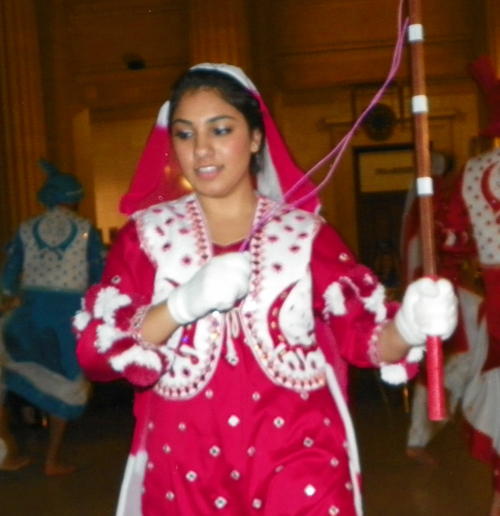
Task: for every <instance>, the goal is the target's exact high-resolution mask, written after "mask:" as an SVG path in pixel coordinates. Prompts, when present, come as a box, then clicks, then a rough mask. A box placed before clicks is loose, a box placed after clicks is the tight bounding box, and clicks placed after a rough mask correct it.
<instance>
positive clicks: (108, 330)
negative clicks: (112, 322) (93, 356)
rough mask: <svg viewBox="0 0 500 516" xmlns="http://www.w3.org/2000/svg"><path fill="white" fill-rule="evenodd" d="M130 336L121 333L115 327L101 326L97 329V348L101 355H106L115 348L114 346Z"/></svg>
mask: <svg viewBox="0 0 500 516" xmlns="http://www.w3.org/2000/svg"><path fill="white" fill-rule="evenodd" d="M128 336H130V335H129V334H128V333H125V332H123V331H120V330H119V329H118V328H116V327H115V326H109V325H107V324H101V325H100V326H98V327H97V339H96V343H95V345H96V348H97V349H98V350H99V352H100V353H106V351H108V350H110V349H111V348H112V347H113V344H114V343H115V342H116V341H117V340H119V339H122V338H123V337H128Z"/></svg>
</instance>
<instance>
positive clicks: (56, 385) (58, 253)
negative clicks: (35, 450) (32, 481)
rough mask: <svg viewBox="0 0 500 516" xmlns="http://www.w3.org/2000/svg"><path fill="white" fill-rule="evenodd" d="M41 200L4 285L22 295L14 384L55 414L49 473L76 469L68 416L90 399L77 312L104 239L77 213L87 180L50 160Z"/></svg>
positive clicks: (10, 366) (10, 374)
mask: <svg viewBox="0 0 500 516" xmlns="http://www.w3.org/2000/svg"><path fill="white" fill-rule="evenodd" d="M40 166H41V167H42V169H43V170H44V171H45V172H46V174H47V176H48V177H47V180H46V181H45V184H44V185H43V187H42V188H41V189H40V191H39V192H38V200H39V201H40V202H41V203H42V204H43V205H44V206H46V207H47V211H46V212H45V213H44V214H42V215H40V216H38V217H35V218H33V219H30V220H28V221H26V222H24V223H22V224H21V226H20V228H19V230H18V232H17V233H16V235H15V237H14V239H13V240H12V242H11V243H10V244H9V246H8V255H7V261H6V264H5V267H4V270H3V273H2V284H1V285H2V291H3V293H4V295H6V296H12V297H18V296H19V297H21V300H22V302H21V304H20V306H19V307H18V308H17V309H16V310H14V311H13V312H12V314H11V316H10V318H9V320H8V321H7V323H6V325H5V328H4V340H5V347H6V350H7V354H8V361H7V366H6V371H5V384H6V387H7V389H8V390H9V391H12V392H15V393H16V394H18V395H20V396H22V397H24V398H25V399H27V400H28V401H29V402H31V403H32V404H34V405H35V406H36V407H38V408H40V409H41V410H43V411H44V412H47V413H48V414H50V438H49V445H48V451H47V456H46V460H45V473H46V474H47V475H57V474H64V473H69V472H71V471H72V469H73V468H72V467H70V466H64V465H62V464H61V463H60V461H59V458H58V455H59V450H60V447H61V444H62V440H63V436H64V433H65V430H66V426H67V421H68V420H72V419H76V418H78V417H79V416H80V415H81V414H82V412H83V410H84V408H85V405H86V402H87V397H88V384H87V381H86V379H85V377H84V376H83V374H82V371H81V369H80V366H79V364H78V361H77V359H76V355H75V348H76V340H75V336H74V334H73V331H72V329H71V319H72V317H73V315H74V314H75V312H76V311H77V310H78V308H79V307H80V299H81V297H82V294H83V293H84V292H85V291H86V289H87V288H88V287H89V286H90V285H92V284H94V283H98V282H99V280H100V278H101V274H102V270H103V263H104V246H103V243H102V240H101V237H100V235H99V233H98V232H97V230H96V229H95V228H94V227H93V226H92V224H91V223H90V222H89V221H88V220H86V219H84V218H82V217H80V216H79V215H77V214H76V213H75V210H76V208H77V206H78V203H79V202H80V201H81V199H82V198H83V195H84V192H83V188H82V185H81V184H80V182H79V181H78V180H77V179H76V178H75V177H73V176H71V175H69V174H63V173H61V172H60V171H59V170H58V169H57V168H56V167H55V166H54V165H52V164H51V163H49V162H46V161H41V162H40Z"/></svg>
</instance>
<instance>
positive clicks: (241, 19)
mask: <svg viewBox="0 0 500 516" xmlns="http://www.w3.org/2000/svg"><path fill="white" fill-rule="evenodd" d="M189 32H190V36H189V37H190V56H189V57H190V61H191V64H197V63H202V62H206V61H209V62H212V63H227V64H233V65H236V66H239V67H241V68H243V69H244V70H245V71H246V72H248V71H249V68H250V64H251V60H250V42H249V31H248V21H247V13H246V5H245V0H210V1H207V0H190V3H189Z"/></svg>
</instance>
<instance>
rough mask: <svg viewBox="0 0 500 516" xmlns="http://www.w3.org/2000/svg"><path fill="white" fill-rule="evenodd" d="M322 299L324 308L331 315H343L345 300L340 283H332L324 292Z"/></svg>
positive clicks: (344, 312) (345, 311) (345, 310)
mask: <svg viewBox="0 0 500 516" xmlns="http://www.w3.org/2000/svg"><path fill="white" fill-rule="evenodd" d="M324 299H325V303H326V308H327V309H328V311H329V312H330V313H332V314H333V315H345V314H346V313H347V309H346V306H345V298H344V294H343V293H342V288H341V286H340V283H338V282H335V283H332V284H331V285H330V286H329V287H328V288H327V289H326V291H325V294H324Z"/></svg>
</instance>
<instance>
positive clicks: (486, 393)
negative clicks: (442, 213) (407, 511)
mask: <svg viewBox="0 0 500 516" xmlns="http://www.w3.org/2000/svg"><path fill="white" fill-rule="evenodd" d="M497 122H498V121H497ZM490 127H493V128H494V129H490V130H492V131H496V132H495V133H494V134H495V135H496V136H497V137H500V124H498V123H497V124H496V125H493V126H490ZM495 128H496V129H495ZM461 194H462V199H463V202H464V204H465V206H466V209H467V211H468V214H469V217H470V222H471V225H472V230H473V235H474V240H475V242H476V245H477V252H478V255H479V265H480V267H481V274H482V277H483V283H484V307H483V308H482V314H484V317H485V320H486V321H485V322H486V324H485V325H483V326H482V327H481V328H480V330H481V331H482V334H481V336H482V341H483V342H484V343H485V344H484V345H483V346H482V347H481V349H478V351H477V353H476V355H475V357H474V360H475V362H474V369H473V370H472V376H471V382H470V383H469V384H468V386H467V392H466V395H465V397H464V402H463V404H464V409H463V412H464V417H465V420H466V424H467V430H468V437H469V445H470V449H471V453H472V455H473V456H474V457H476V458H478V459H480V460H482V461H484V462H487V463H489V464H491V466H492V469H493V475H494V486H495V496H494V499H493V505H492V510H491V516H500V472H499V468H500V417H499V414H500V411H499V410H498V400H499V399H500V317H499V314H500V253H499V246H500V148H499V149H494V150H492V151H489V152H486V153H483V154H481V155H479V156H476V157H474V158H472V159H470V160H469V161H468V162H467V165H466V167H465V171H464V175H463V182H462V189H461Z"/></svg>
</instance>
